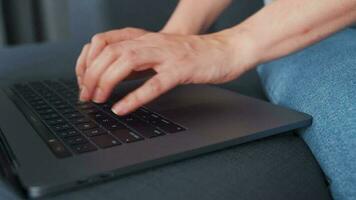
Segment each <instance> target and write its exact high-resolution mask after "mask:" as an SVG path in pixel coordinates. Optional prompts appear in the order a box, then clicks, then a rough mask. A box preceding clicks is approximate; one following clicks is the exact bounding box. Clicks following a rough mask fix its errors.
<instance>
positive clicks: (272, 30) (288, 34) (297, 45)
mask: <svg viewBox="0 0 356 200" xmlns="http://www.w3.org/2000/svg"><path fill="white" fill-rule="evenodd" d="M355 21H356V0H323V1H320V0H298V1H296V0H278V1H276V2H274V3H272V4H271V5H269V6H266V7H265V8H263V9H261V10H260V11H259V12H258V13H256V14H255V15H253V16H252V17H250V18H249V19H247V20H246V21H245V22H243V23H242V24H240V25H237V26H236V27H234V28H232V29H230V30H227V32H229V31H230V32H235V33H239V34H241V33H242V34H245V35H248V36H247V37H248V38H249V39H250V41H252V43H251V45H254V56H255V57H256V59H257V60H256V61H255V62H254V63H261V62H267V61H270V60H273V59H276V58H280V57H282V56H285V55H288V54H290V53H292V52H295V51H298V50H300V49H302V48H304V47H306V46H309V45H311V44H313V43H316V42H318V41H320V40H322V39H324V38H326V37H327V36H329V35H331V34H332V33H334V32H336V31H338V30H341V29H342V28H344V27H346V26H347V25H350V24H352V23H353V22H355ZM239 34H237V36H236V37H238V35H239Z"/></svg>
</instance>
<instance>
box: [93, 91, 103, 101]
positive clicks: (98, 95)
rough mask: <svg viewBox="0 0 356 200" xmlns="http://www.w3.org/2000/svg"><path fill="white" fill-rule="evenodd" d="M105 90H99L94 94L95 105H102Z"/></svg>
mask: <svg viewBox="0 0 356 200" xmlns="http://www.w3.org/2000/svg"><path fill="white" fill-rule="evenodd" d="M102 98H103V90H102V89H101V88H97V89H96V90H95V93H94V99H93V101H94V102H95V103H101V102H102V101H103V99H102Z"/></svg>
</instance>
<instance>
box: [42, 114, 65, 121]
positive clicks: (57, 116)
mask: <svg viewBox="0 0 356 200" xmlns="http://www.w3.org/2000/svg"><path fill="white" fill-rule="evenodd" d="M41 117H42V118H43V119H44V120H49V119H57V118H60V116H59V115H58V114H57V113H51V114H45V115H42V116H41Z"/></svg>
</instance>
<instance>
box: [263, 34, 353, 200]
mask: <svg viewBox="0 0 356 200" xmlns="http://www.w3.org/2000/svg"><path fill="white" fill-rule="evenodd" d="M258 72H259V74H260V77H261V80H262V83H263V85H264V89H265V92H266V94H267V96H268V97H269V99H270V100H271V101H272V102H273V103H276V104H279V105H283V106H287V107H291V108H294V109H296V110H300V111H303V112H306V113H309V114H311V115H312V116H313V118H314V119H313V125H312V126H311V127H309V128H307V129H305V130H303V131H300V135H301V136H302V137H303V139H304V140H305V141H306V143H307V144H308V146H309V147H310V148H311V150H312V152H313V154H314V155H315V156H316V158H317V160H318V162H319V164H320V165H321V167H322V169H323V171H324V172H325V174H326V176H327V177H328V180H329V183H330V185H331V191H332V194H333V197H334V198H335V199H337V200H341V199H350V200H351V199H356V30H355V29H346V30H344V31H341V32H339V33H337V34H335V35H334V36H332V37H330V38H328V39H326V40H324V41H322V42H320V43H318V44H316V45H314V46H311V47H309V48H307V49H305V50H303V51H300V52H298V53H295V54H293V55H290V56H288V57H285V58H282V59H279V60H276V61H273V62H270V63H267V64H264V65H262V66H260V67H259V68H258Z"/></svg>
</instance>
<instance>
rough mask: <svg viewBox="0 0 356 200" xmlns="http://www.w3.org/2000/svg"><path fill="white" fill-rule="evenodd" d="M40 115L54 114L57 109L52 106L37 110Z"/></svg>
mask: <svg viewBox="0 0 356 200" xmlns="http://www.w3.org/2000/svg"><path fill="white" fill-rule="evenodd" d="M37 112H38V113H39V114H40V115H47V114H52V113H55V110H53V109H52V108H47V109H41V110H38V111H37Z"/></svg>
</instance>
